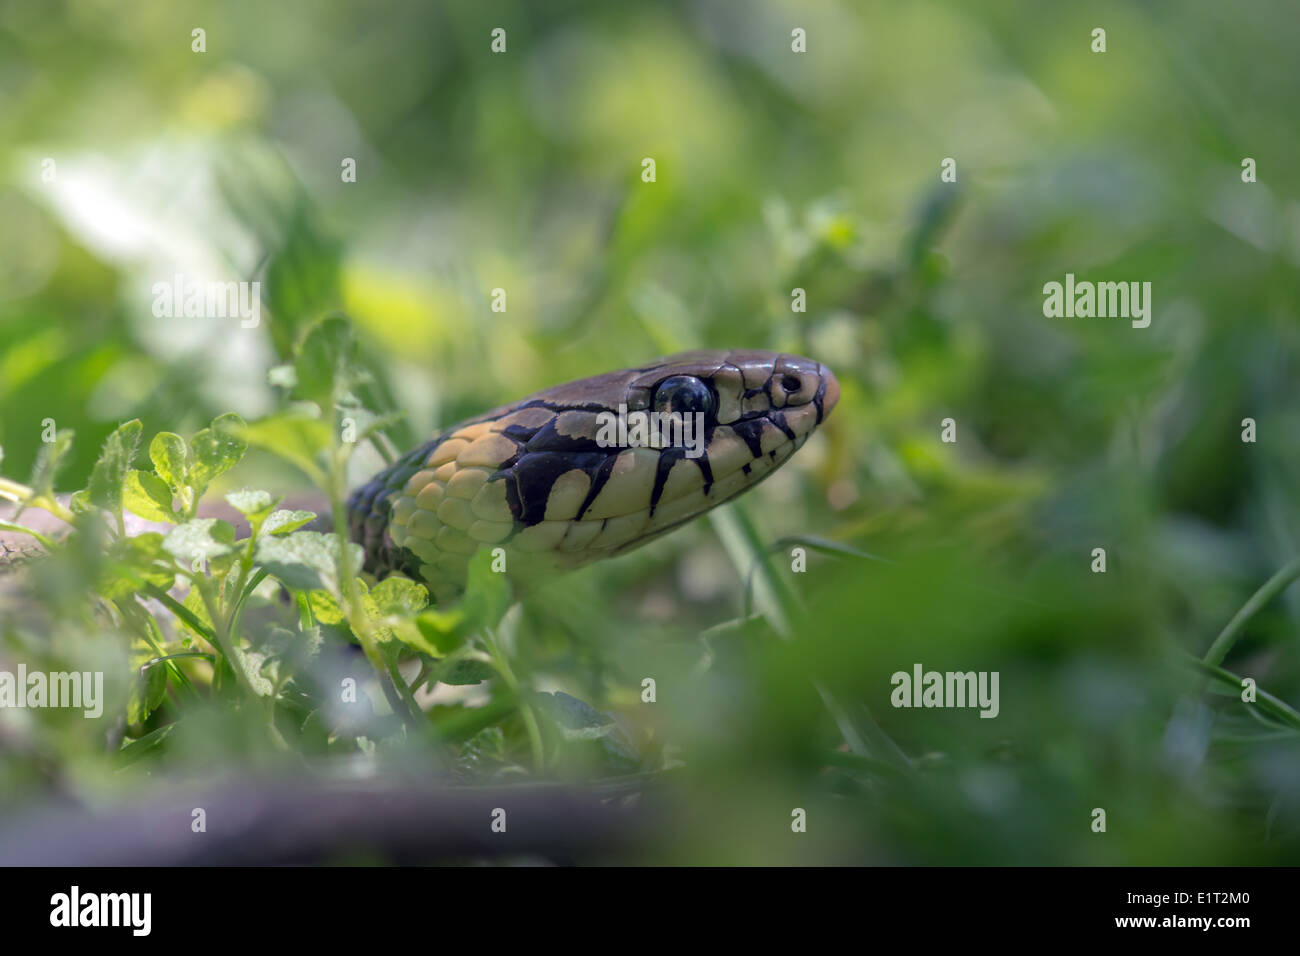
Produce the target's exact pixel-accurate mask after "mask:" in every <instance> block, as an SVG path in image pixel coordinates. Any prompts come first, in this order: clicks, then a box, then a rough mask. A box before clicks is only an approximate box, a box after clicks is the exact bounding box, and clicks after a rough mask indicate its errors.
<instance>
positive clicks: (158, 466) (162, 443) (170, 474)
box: [149, 432, 189, 494]
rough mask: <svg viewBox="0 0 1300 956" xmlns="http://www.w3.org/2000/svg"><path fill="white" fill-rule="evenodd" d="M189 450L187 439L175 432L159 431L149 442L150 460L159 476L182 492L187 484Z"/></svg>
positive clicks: (175, 491)
mask: <svg viewBox="0 0 1300 956" xmlns="http://www.w3.org/2000/svg"><path fill="white" fill-rule="evenodd" d="M188 455H189V451H188V449H187V448H186V447H185V439H184V438H182V437H181V436H180V435H177V434H174V433H173V432H159V433H158V434H157V435H154V436H153V441H151V442H150V443H149V460H150V461H151V462H153V470H154V471H156V472H157V473H158V477H159V478H161V479H162V480H163V481H165V482H167V484H168V485H169V486H171V489H172V491H173V492H174V493H176V494H180V493H181V491H182V490H183V489H184V488H185V487H186V485H187V472H188V466H187V460H188Z"/></svg>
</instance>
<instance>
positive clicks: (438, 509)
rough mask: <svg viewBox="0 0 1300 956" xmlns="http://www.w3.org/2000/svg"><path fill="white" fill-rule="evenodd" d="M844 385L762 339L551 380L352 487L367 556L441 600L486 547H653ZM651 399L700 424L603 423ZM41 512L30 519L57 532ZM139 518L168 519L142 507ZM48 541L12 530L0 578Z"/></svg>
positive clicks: (519, 567) (538, 569) (799, 428)
mask: <svg viewBox="0 0 1300 956" xmlns="http://www.w3.org/2000/svg"><path fill="white" fill-rule="evenodd" d="M839 397H840V386H839V383H838V382H837V380H836V378H835V376H834V374H832V372H831V371H830V370H829V369H828V368H827V367H826V366H825V365H823V364H821V363H820V362H817V361H814V360H813V359H809V358H804V357H802V356H798V355H791V354H787V353H783V352H771V351H760V350H751V349H733V350H728V351H694V352H683V353H680V354H677V355H671V356H668V357H666V358H661V359H658V360H656V361H654V362H650V363H647V364H645V365H642V366H638V367H636V368H629V369H622V370H620V371H615V372H607V373H605V374H603V375H596V376H593V377H591V378H584V379H579V380H577V381H573V382H568V383H566V384H563V385H557V386H553V387H551V388H547V389H543V390H542V391H539V392H536V393H534V394H532V395H530V396H528V397H527V398H523V399H521V400H519V401H516V402H513V403H511V404H509V405H502V406H500V407H498V408H495V409H492V410H491V411H488V412H485V413H484V414H482V415H479V416H477V417H475V418H471V419H468V420H466V421H463V422H460V423H458V424H456V425H453V426H451V427H450V428H446V429H444V430H442V431H441V432H440V433H439V434H437V435H436V436H434V437H433V438H432V439H430V440H429V441H427V442H425V443H424V444H422V445H420V446H418V447H417V448H415V449H413V450H412V451H410V452H409V453H407V454H405V455H402V456H401V457H400V458H398V459H397V460H396V461H395V462H394V463H393V464H391V465H390V466H389V467H387V468H385V469H384V470H383V471H381V472H380V473H379V474H377V475H375V476H374V477H373V478H372V479H371V480H370V481H368V482H366V483H364V484H363V485H361V486H360V487H359V488H357V489H356V490H355V491H354V492H353V493H352V494H351V495H350V496H349V498H348V502H347V523H348V529H347V530H348V532H349V534H350V536H351V538H352V540H353V541H355V542H356V543H358V544H360V545H361V546H362V549H363V555H364V557H363V569H364V570H365V571H367V572H369V573H370V574H372V575H374V577H375V578H376V579H382V578H385V577H387V576H389V575H392V574H401V575H404V576H406V577H408V578H410V579H412V580H414V581H418V582H422V583H423V584H424V585H425V586H426V587H427V588H428V590H429V591H430V593H431V594H432V595H433V597H434V598H435V599H436V600H437V601H438V602H439V603H443V602H447V601H451V600H454V599H456V598H457V597H459V596H460V595H461V594H463V592H464V589H465V584H466V581H467V578H468V573H469V566H470V561H471V559H472V558H473V557H474V556H475V555H476V554H477V553H478V552H480V551H481V550H484V549H488V550H490V551H491V552H492V553H493V555H494V557H500V558H501V559H502V567H501V568H497V566H496V565H495V564H494V565H493V570H505V571H507V572H508V574H509V576H510V578H511V579H512V580H514V581H515V582H517V583H519V584H520V585H522V586H524V587H527V586H529V585H530V584H532V583H534V582H535V581H537V580H538V579H539V578H543V577H544V576H546V575H548V574H552V573H554V572H557V571H565V570H570V569H574V568H578V567H581V566H583V565H585V564H588V563H590V562H592V561H596V560H600V559H603V558H609V557H614V556H615V555H621V554H625V553H627V552H628V551H631V550H632V549H634V548H638V547H641V546H642V545H644V544H647V543H648V542H650V541H653V540H655V539H656V538H659V537H661V536H662V535H665V534H667V533H668V532H670V531H672V530H673V529H675V528H678V527H681V526H682V525H685V524H686V523H688V522H690V521H692V520H693V519H695V518H697V517H699V516H700V515H703V514H704V513H705V512H707V511H709V510H711V509H713V508H715V507H717V506H718V505H720V504H722V503H723V502H726V501H730V500H731V499H733V498H735V497H736V496H738V495H741V494H743V493H744V492H746V491H748V490H749V489H751V488H753V487H754V486H755V485H757V484H758V483H759V482H761V481H762V480H763V479H765V478H767V477H768V476H769V475H771V474H772V473H773V472H774V471H776V469H777V468H779V467H780V466H781V465H782V464H784V463H785V462H786V461H788V460H789V459H790V456H791V455H793V454H794V453H795V451H797V450H798V449H799V448H800V447H801V446H802V445H803V444H804V442H805V441H807V439H808V438H809V436H810V435H812V433H813V432H814V431H815V430H816V429H817V428H818V427H819V426H820V425H821V424H822V422H823V421H824V420H825V418H826V416H827V415H829V414H830V412H831V410H832V409H833V408H834V407H835V405H836V403H837V402H838V401H839ZM652 412H656V413H659V414H660V415H673V414H675V415H677V416H680V419H679V420H680V421H682V422H693V423H696V427H695V428H693V429H691V431H690V433H689V434H688V433H687V432H685V431H684V430H681V429H678V430H676V431H674V429H671V428H670V429H666V430H663V431H656V430H654V429H651V430H650V434H649V435H647V436H644V437H646V438H652V439H653V438H659V439H663V440H658V441H647V440H638V441H634V440H633V439H638V438H641V437H642V436H639V435H638V434H637V432H636V430H635V429H633V428H626V429H624V431H623V432H619V431H618V430H617V429H613V430H609V429H604V426H606V425H607V424H608V423H609V422H610V421H611V416H614V417H617V416H619V415H622V416H623V418H624V420H625V421H626V420H629V419H633V417H634V416H635V415H636V414H638V413H640V414H646V415H648V413H652ZM660 421H663V419H660ZM670 421H671V419H670ZM603 429H604V430H603ZM674 437H677V438H687V437H689V438H690V441H684V440H683V441H677V442H674V441H672V440H671V439H673V438H674ZM611 439H613V440H611ZM43 514H44V513H43V512H33V513H31V515H30V518H29V519H28V523H29V524H30V525H32V526H33V527H36V528H37V529H38V530H42V531H45V532H46V533H49V534H55V533H56V530H55V523H54V521H53V519H52V517H51V518H50V520H49V521H48V522H44V523H42V520H41V519H40V518H38V517H37V516H38V515H43ZM0 517H3V515H2V514H0ZM47 517H49V516H47ZM128 526H129V528H131V529H134V531H133V532H132V533H136V532H139V531H145V530H155V531H165V530H167V526H165V525H161V524H156V523H151V522H146V521H143V520H142V519H141V520H136V519H135V518H134V516H129V520H128ZM320 526H321V527H322V528H323V529H324V528H325V525H324V524H323V523H322V524H321V525H320ZM497 549H500V550H497ZM41 551H42V549H41V548H40V547H39V546H37V545H35V544H34V542H33V541H32V540H31V539H30V538H27V537H24V536H21V535H18V534H15V533H13V532H9V531H0V580H4V579H5V577H6V576H7V575H6V574H5V573H6V572H7V571H11V570H14V569H15V568H17V567H18V566H19V565H21V564H22V563H24V561H25V560H27V559H29V558H32V557H35V556H37V555H39V554H40V553H41Z"/></svg>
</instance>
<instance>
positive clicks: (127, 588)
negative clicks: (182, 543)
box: [98, 531, 176, 601]
mask: <svg viewBox="0 0 1300 956" xmlns="http://www.w3.org/2000/svg"><path fill="white" fill-rule="evenodd" d="M162 544H163V536H162V535H161V534H159V533H157V532H156V531H149V532H146V533H144V534H137V535H132V536H130V537H125V538H119V539H117V540H116V541H114V542H113V546H112V548H111V549H110V550H109V552H108V558H109V561H108V563H107V565H106V566H105V567H104V570H103V573H102V574H101V575H100V579H99V585H98V586H99V593H100V595H101V596H102V597H105V598H108V599H109V600H110V601H114V600H117V599H118V598H123V597H127V596H128V595H130V594H134V593H136V592H137V591H142V590H144V589H145V588H146V587H147V586H148V585H151V584H152V585H154V586H155V587H158V588H161V589H163V590H164V591H165V590H167V589H168V588H170V587H171V586H172V583H173V582H174V581H175V580H176V570H175V568H174V567H169V566H168V565H170V562H169V561H168V560H167V553H166V552H165V551H163V547H162Z"/></svg>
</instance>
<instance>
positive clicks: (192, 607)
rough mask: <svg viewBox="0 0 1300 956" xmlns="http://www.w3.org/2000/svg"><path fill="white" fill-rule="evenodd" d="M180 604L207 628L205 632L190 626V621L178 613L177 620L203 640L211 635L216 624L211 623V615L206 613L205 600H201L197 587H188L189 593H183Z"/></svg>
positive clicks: (201, 596)
mask: <svg viewBox="0 0 1300 956" xmlns="http://www.w3.org/2000/svg"><path fill="white" fill-rule="evenodd" d="M181 606H182V607H184V608H185V609H186V610H187V611H189V612H190V613H191V614H193V615H194V617H195V618H196V619H197V620H198V622H199V623H200V624H202V625H203V626H204V627H205V628H207V633H204V632H203V631H200V630H198V629H197V628H195V627H193V626H191V624H190V622H189V621H186V620H185V618H184V617H182V616H180V615H177V620H179V621H182V622H183V623H184V624H185V626H186V627H188V628H189V629H190V630H191V631H193V632H194V633H195V634H197V635H198V636H199V637H202V638H204V639H205V640H206V639H208V638H209V637H211V635H212V634H213V632H215V631H216V626H215V625H214V624H213V623H212V617H211V616H210V615H209V614H208V605H207V602H206V601H204V600H203V595H202V594H201V593H200V592H199V589H198V588H190V593H189V594H187V595H185V600H184V601H182V602H181Z"/></svg>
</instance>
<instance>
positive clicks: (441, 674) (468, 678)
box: [431, 657, 497, 686]
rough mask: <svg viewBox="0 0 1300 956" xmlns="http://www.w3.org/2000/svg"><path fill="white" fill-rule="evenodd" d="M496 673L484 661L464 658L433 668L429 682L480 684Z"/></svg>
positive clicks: (458, 684)
mask: <svg viewBox="0 0 1300 956" xmlns="http://www.w3.org/2000/svg"><path fill="white" fill-rule="evenodd" d="M496 673H497V672H496V670H494V669H493V667H492V665H491V664H489V663H487V662H486V661H479V660H474V659H473V658H467V657H466V658H460V659H458V660H454V661H447V662H446V664H445V665H440V666H438V667H435V668H434V669H433V677H432V678H431V680H432V681H437V682H438V683H440V684H452V685H455V686H463V685H466V684H481V683H483V681H485V680H490V679H491V678H493V677H495V676H496Z"/></svg>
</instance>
